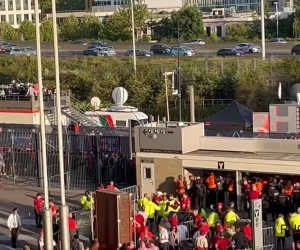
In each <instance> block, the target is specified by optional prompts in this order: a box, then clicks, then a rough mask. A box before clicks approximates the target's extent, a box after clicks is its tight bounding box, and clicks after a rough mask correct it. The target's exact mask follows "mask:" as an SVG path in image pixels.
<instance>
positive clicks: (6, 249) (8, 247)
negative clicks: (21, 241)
mask: <svg viewBox="0 0 300 250" xmlns="http://www.w3.org/2000/svg"><path fill="white" fill-rule="evenodd" d="M0 249H1V250H23V248H22V247H18V248H12V247H10V246H7V245H3V244H1V243H0Z"/></svg>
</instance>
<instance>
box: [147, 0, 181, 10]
mask: <svg viewBox="0 0 300 250" xmlns="http://www.w3.org/2000/svg"><path fill="white" fill-rule="evenodd" d="M144 3H145V4H146V5H147V6H148V8H149V9H164V8H181V7H182V6H183V5H182V4H183V3H182V0H163V1H161V0H144Z"/></svg>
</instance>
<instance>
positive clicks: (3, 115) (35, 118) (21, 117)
mask: <svg viewBox="0 0 300 250" xmlns="http://www.w3.org/2000/svg"><path fill="white" fill-rule="evenodd" d="M0 123H11V124H36V125H38V124H40V113H39V112H37V113H17V112H14V113H9V112H0Z"/></svg>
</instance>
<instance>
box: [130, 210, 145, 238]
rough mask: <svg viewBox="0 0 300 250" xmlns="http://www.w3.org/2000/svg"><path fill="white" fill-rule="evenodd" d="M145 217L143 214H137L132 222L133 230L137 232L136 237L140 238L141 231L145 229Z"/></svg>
mask: <svg viewBox="0 0 300 250" xmlns="http://www.w3.org/2000/svg"><path fill="white" fill-rule="evenodd" d="M144 227H145V219H144V216H143V215H141V214H136V215H135V217H134V221H133V224H132V232H133V233H134V232H136V237H137V238H139V237H140V235H141V233H142V232H143V231H144Z"/></svg>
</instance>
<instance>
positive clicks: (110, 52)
mask: <svg viewBox="0 0 300 250" xmlns="http://www.w3.org/2000/svg"><path fill="white" fill-rule="evenodd" d="M94 53H95V54H96V55H97V56H115V55H116V52H115V50H114V48H113V47H97V48H95V51H94Z"/></svg>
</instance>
